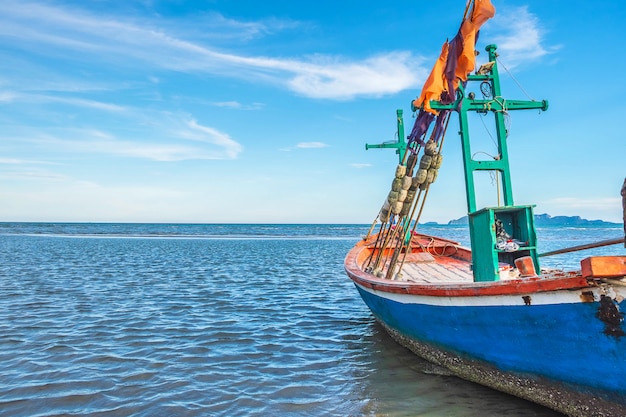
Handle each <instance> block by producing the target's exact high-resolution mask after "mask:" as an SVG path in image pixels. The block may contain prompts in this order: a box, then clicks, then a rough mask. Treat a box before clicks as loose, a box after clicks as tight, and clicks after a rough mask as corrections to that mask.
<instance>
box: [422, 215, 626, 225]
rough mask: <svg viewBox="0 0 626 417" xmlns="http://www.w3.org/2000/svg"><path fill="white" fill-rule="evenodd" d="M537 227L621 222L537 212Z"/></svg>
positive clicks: (464, 222)
mask: <svg viewBox="0 0 626 417" xmlns="http://www.w3.org/2000/svg"><path fill="white" fill-rule="evenodd" d="M424 224H425V225H437V224H439V223H436V222H428V223H424ZM447 224H449V225H454V226H464V225H467V224H469V219H468V217H467V216H463V217H461V218H460V219H455V220H450V221H449V222H448V223H447ZM535 226H536V227H555V226H556V227H615V226H621V223H611V222H605V221H604V220H587V219H583V218H581V217H580V216H554V217H553V216H550V215H549V214H535Z"/></svg>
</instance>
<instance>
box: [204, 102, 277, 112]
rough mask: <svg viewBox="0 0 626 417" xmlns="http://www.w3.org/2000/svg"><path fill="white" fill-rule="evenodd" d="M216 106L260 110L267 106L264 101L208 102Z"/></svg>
mask: <svg viewBox="0 0 626 417" xmlns="http://www.w3.org/2000/svg"><path fill="white" fill-rule="evenodd" d="M208 104H210V105H212V106H215V107H223V108H228V109H236V110H260V109H262V108H264V107H265V104H263V103H247V104H243V103H240V102H238V101H214V102H210V103H208Z"/></svg>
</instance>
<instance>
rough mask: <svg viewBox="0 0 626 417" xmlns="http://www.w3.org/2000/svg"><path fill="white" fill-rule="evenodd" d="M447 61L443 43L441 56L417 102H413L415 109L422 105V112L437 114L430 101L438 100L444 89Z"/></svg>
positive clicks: (445, 47) (445, 48)
mask: <svg viewBox="0 0 626 417" xmlns="http://www.w3.org/2000/svg"><path fill="white" fill-rule="evenodd" d="M447 60H448V42H447V41H446V42H444V44H443V46H442V47H441V54H440V55H439V59H437V62H435V65H434V66H433V69H432V71H431V72H430V75H429V76H428V79H427V80H426V82H425V83H424V86H423V87H422V92H421V93H420V96H419V98H418V99H417V100H415V101H413V105H414V106H415V107H416V108H417V107H420V106H422V104H423V105H424V110H426V111H427V112H429V113H432V114H435V115H436V114H437V113H438V112H437V111H436V110H433V109H432V108H431V107H430V100H439V98H440V97H441V93H443V92H444V91H445V89H446V86H447V84H446V82H445V76H444V70H445V67H446V61H447Z"/></svg>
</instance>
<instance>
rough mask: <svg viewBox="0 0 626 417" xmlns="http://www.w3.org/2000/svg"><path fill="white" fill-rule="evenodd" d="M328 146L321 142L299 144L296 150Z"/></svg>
mask: <svg viewBox="0 0 626 417" xmlns="http://www.w3.org/2000/svg"><path fill="white" fill-rule="evenodd" d="M328 146H329V145H328V144H326V143H323V142H300V143H298V144H297V145H296V148H301V149H313V148H326V147H328Z"/></svg>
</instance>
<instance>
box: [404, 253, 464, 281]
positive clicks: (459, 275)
mask: <svg viewBox="0 0 626 417" xmlns="http://www.w3.org/2000/svg"><path fill="white" fill-rule="evenodd" d="M421 255H422V256H421V257H420V258H421V259H407V260H406V261H405V263H404V265H403V266H402V274H401V276H400V277H399V279H400V280H402V281H410V282H419V283H428V284H449V283H461V282H463V283H467V282H473V281H474V276H473V275H472V271H471V269H470V265H471V264H470V263H469V262H467V261H462V260H459V259H454V258H450V257H447V256H442V257H434V256H432V255H430V254H421Z"/></svg>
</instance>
